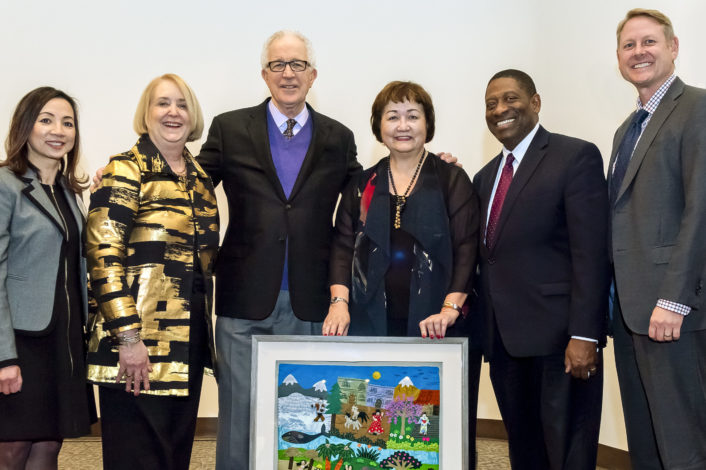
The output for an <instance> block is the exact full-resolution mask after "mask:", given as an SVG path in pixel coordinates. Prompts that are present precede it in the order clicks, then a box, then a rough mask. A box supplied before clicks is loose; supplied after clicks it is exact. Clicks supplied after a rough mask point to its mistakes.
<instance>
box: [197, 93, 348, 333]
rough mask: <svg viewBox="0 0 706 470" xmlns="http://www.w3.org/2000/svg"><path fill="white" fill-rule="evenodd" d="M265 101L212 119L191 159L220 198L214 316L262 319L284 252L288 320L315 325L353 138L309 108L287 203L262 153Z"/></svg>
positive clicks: (322, 307)
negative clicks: (221, 230)
mask: <svg viewBox="0 0 706 470" xmlns="http://www.w3.org/2000/svg"><path fill="white" fill-rule="evenodd" d="M268 101H269V99H268V100H265V101H264V102H263V103H262V104H260V105H259V106H255V107H252V108H245V109H239V110H236V111H231V112H228V113H225V114H221V115H220V116H216V117H215V118H214V119H213V123H212V124H211V128H210V130H209V133H208V139H207V140H206V143H204V145H203V147H202V148H201V154H200V155H199V156H198V162H199V163H200V164H201V166H202V167H203V169H204V170H206V172H207V173H208V174H209V175H210V176H211V178H212V179H213V184H214V186H217V185H218V183H220V182H222V183H223V189H224V190H225V193H226V197H227V199H228V213H229V222H228V228H227V231H226V234H225V237H224V239H223V243H222V245H221V249H220V252H219V255H218V262H217V264H216V314H217V315H223V316H227V317H235V318H246V319H251V320H261V319H263V318H266V317H267V316H269V315H270V313H271V312H272V310H273V309H274V307H275V303H276V301H277V295H278V293H279V290H280V286H281V282H282V273H283V269H284V262H285V253H286V255H287V257H288V259H289V292H290V296H291V303H292V308H293V310H294V313H295V315H296V316H297V317H298V318H300V319H302V320H306V321H323V319H324V317H325V316H326V313H327V312H328V303H329V291H328V260H329V252H330V247H331V238H332V236H333V213H334V209H335V207H336V202H337V200H338V196H339V194H340V193H341V191H342V190H343V189H344V188H345V186H346V184H347V182H348V180H349V179H350V178H351V176H352V175H354V174H357V173H358V172H359V171H361V166H360V164H359V163H358V161H357V160H356V147H355V142H354V140H353V133H352V132H351V131H350V130H349V129H348V128H346V127H345V126H343V125H342V124H341V123H339V122H337V121H334V120H333V119H330V118H328V117H326V116H324V115H323V114H319V113H317V112H316V111H314V110H313V109H312V108H311V107H310V106H309V113H310V119H312V124H313V125H314V133H313V135H312V141H311V144H310V145H309V150H308V152H307V154H306V157H305V158H304V162H303V164H302V167H301V170H300V172H299V176H298V177H297V180H296V182H295V184H294V188H293V189H292V193H291V195H290V197H289V199H287V198H286V197H285V195H284V191H283V190H282V185H281V184H280V181H279V178H278V176H277V173H276V171H275V166H274V163H273V161H272V155H271V152H270V142H269V137H268V133H267V113H268V112H269V111H268V109H267V103H268ZM307 106H308V105H307Z"/></svg>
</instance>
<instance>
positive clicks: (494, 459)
mask: <svg viewBox="0 0 706 470" xmlns="http://www.w3.org/2000/svg"><path fill="white" fill-rule="evenodd" d="M215 465H216V441H214V440H213V439H204V440H196V441H195V442H194V451H193V455H192V458H191V467H190V468H191V469H192V470H210V469H213V468H214V467H215ZM102 467H103V461H102V459H101V443H100V439H98V438H90V437H88V438H81V439H70V440H67V441H66V442H64V445H63V447H62V449H61V453H60V454H59V468H60V469H66V470H100V469H101V468H102ZM509 468H510V462H509V461H508V457H507V442H505V441H499V440H494V439H478V469H479V470H505V469H509ZM598 468H599V469H602V467H598Z"/></svg>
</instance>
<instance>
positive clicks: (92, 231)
mask: <svg viewBox="0 0 706 470" xmlns="http://www.w3.org/2000/svg"><path fill="white" fill-rule="evenodd" d="M184 158H185V160H186V162H187V174H186V176H185V177H184V178H182V179H180V178H179V177H178V176H177V175H176V174H174V173H173V172H172V171H171V169H170V168H169V165H168V164H167V162H166V160H165V159H164V158H163V157H162V156H161V155H160V154H159V151H158V150H157V148H156V147H155V146H154V144H153V143H152V141H151V140H150V139H149V136H148V135H142V136H141V137H140V139H139V140H138V141H137V143H136V144H135V146H134V147H133V148H132V149H131V150H130V151H128V152H125V153H121V154H118V155H115V156H113V157H111V159H110V163H109V164H108V166H106V167H105V170H104V173H103V181H102V184H101V186H100V188H99V189H98V190H97V191H96V192H95V193H93V195H92V196H91V207H90V211H89V214H88V226H87V230H86V235H87V249H86V253H87V257H88V271H89V273H90V276H91V289H92V293H93V296H94V299H95V301H96V302H97V304H98V309H97V311H95V312H93V315H92V316H89V331H90V332H91V337H90V340H89V345H88V380H89V381H91V382H93V383H96V384H100V385H116V384H115V378H116V375H117V373H118V353H117V347H116V346H115V345H114V343H113V341H112V338H111V335H114V334H116V333H117V332H120V331H124V330H129V329H133V328H141V333H142V338H143V342H144V344H145V346H146V347H147V350H148V352H149V359H150V362H151V363H152V369H153V370H152V372H151V373H150V390H149V392H146V393H151V394H154V395H177V396H184V395H188V380H189V370H188V369H189V367H188V360H189V347H188V343H189V324H190V323H189V312H190V311H191V306H190V301H191V292H192V281H193V278H194V269H193V268H194V259H195V253H196V255H197V257H198V260H199V262H200V265H201V272H202V273H203V276H204V280H205V284H206V286H205V291H206V293H207V295H206V306H205V312H206V318H207V322H208V325H209V347H210V349H211V358H212V359H213V358H214V353H213V338H212V334H211V332H212V331H213V329H212V328H211V304H212V297H211V292H212V291H213V289H212V279H211V278H212V273H213V264H214V261H215V256H216V252H217V249H218V208H217V206H216V196H215V194H214V190H213V184H212V183H211V179H210V178H209V177H208V175H207V174H206V173H205V172H204V171H203V169H202V168H201V167H200V166H199V165H198V163H196V161H195V160H194V158H193V157H192V156H191V154H190V153H189V151H188V150H187V149H184ZM120 387H124V385H120Z"/></svg>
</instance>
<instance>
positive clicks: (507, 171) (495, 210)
mask: <svg viewBox="0 0 706 470" xmlns="http://www.w3.org/2000/svg"><path fill="white" fill-rule="evenodd" d="M514 161H515V157H513V155H512V154H511V153H509V154H508V155H507V161H506V162H505V166H504V167H503V171H502V173H500V181H498V187H497V188H496V189H495V197H494V198H493V205H492V206H490V217H489V218H488V228H487V229H486V231H485V245H486V246H487V247H488V248H489V249H490V248H492V247H493V245H495V231H496V230H497V228H498V220H500V212H501V211H502V209H503V202H504V201H505V195H507V190H508V189H509V188H510V183H512V171H513V169H512V162H514Z"/></svg>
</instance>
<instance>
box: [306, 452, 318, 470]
mask: <svg viewBox="0 0 706 470" xmlns="http://www.w3.org/2000/svg"><path fill="white" fill-rule="evenodd" d="M304 457H306V458H307V459H309V468H314V459H318V458H319V453H318V452H317V451H316V449H308V450H307V451H306V452H304Z"/></svg>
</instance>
